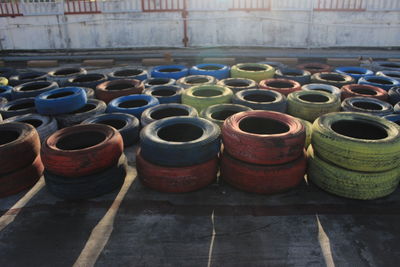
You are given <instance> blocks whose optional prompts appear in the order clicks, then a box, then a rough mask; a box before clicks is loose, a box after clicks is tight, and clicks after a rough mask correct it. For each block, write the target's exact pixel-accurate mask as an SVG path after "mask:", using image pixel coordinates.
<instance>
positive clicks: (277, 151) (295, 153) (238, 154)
mask: <svg viewBox="0 0 400 267" xmlns="http://www.w3.org/2000/svg"><path fill="white" fill-rule="evenodd" d="M221 130H222V140H223V143H224V148H225V150H226V151H227V152H228V153H229V154H230V155H232V156H233V157H235V158H236V159H239V160H242V161H244V162H249V163H254V164H283V163H286V162H289V161H292V160H295V159H296V158H298V157H300V155H301V154H302V153H303V149H304V143H305V139H306V131H305V128H304V126H303V124H302V123H301V122H300V120H298V119H296V118H294V117H292V116H290V115H287V114H283V113H280V112H273V111H261V110H255V111H245V112H240V113H237V114H235V115H232V116H231V117H229V118H228V119H226V120H225V122H224V125H223V126H222V129H221Z"/></svg>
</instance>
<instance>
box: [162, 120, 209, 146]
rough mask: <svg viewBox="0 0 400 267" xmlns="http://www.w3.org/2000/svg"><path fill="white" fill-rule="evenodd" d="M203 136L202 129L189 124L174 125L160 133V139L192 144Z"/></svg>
mask: <svg viewBox="0 0 400 267" xmlns="http://www.w3.org/2000/svg"><path fill="white" fill-rule="evenodd" d="M202 136H203V129H202V128H200V127H198V126H196V125H193V124H188V123H178V124H173V125H170V126H166V127H164V128H161V129H160V130H159V131H158V137H160V138H161V139H163V140H165V141H169V142H190V141H194V140H197V139H199V138H200V137H202Z"/></svg>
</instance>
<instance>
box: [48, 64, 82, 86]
mask: <svg viewBox="0 0 400 267" xmlns="http://www.w3.org/2000/svg"><path fill="white" fill-rule="evenodd" d="M86 73H87V72H86V70H85V69H83V68H78V67H69V68H61V69H56V70H53V71H50V72H49V73H48V77H47V80H49V81H55V82H56V83H58V85H59V86H64V85H65V84H66V83H67V82H68V79H71V78H74V77H76V76H78V75H82V74H86Z"/></svg>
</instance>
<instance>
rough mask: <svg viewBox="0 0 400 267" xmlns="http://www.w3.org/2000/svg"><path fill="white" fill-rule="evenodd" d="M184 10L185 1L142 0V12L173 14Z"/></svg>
mask: <svg viewBox="0 0 400 267" xmlns="http://www.w3.org/2000/svg"><path fill="white" fill-rule="evenodd" d="M182 10H186V0H142V11H143V12H174V11H182Z"/></svg>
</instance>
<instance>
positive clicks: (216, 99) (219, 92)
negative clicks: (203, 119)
mask: <svg viewBox="0 0 400 267" xmlns="http://www.w3.org/2000/svg"><path fill="white" fill-rule="evenodd" d="M232 96H233V92H232V90H231V89H229V88H227V87H224V86H220V85H199V86H193V87H190V88H189V89H186V90H185V91H184V92H183V94H182V104H186V105H189V106H192V107H194V108H195V109H196V110H197V111H198V112H201V111H202V110H203V109H205V108H207V107H209V106H212V105H216V104H224V103H230V102H231V99H232Z"/></svg>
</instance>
